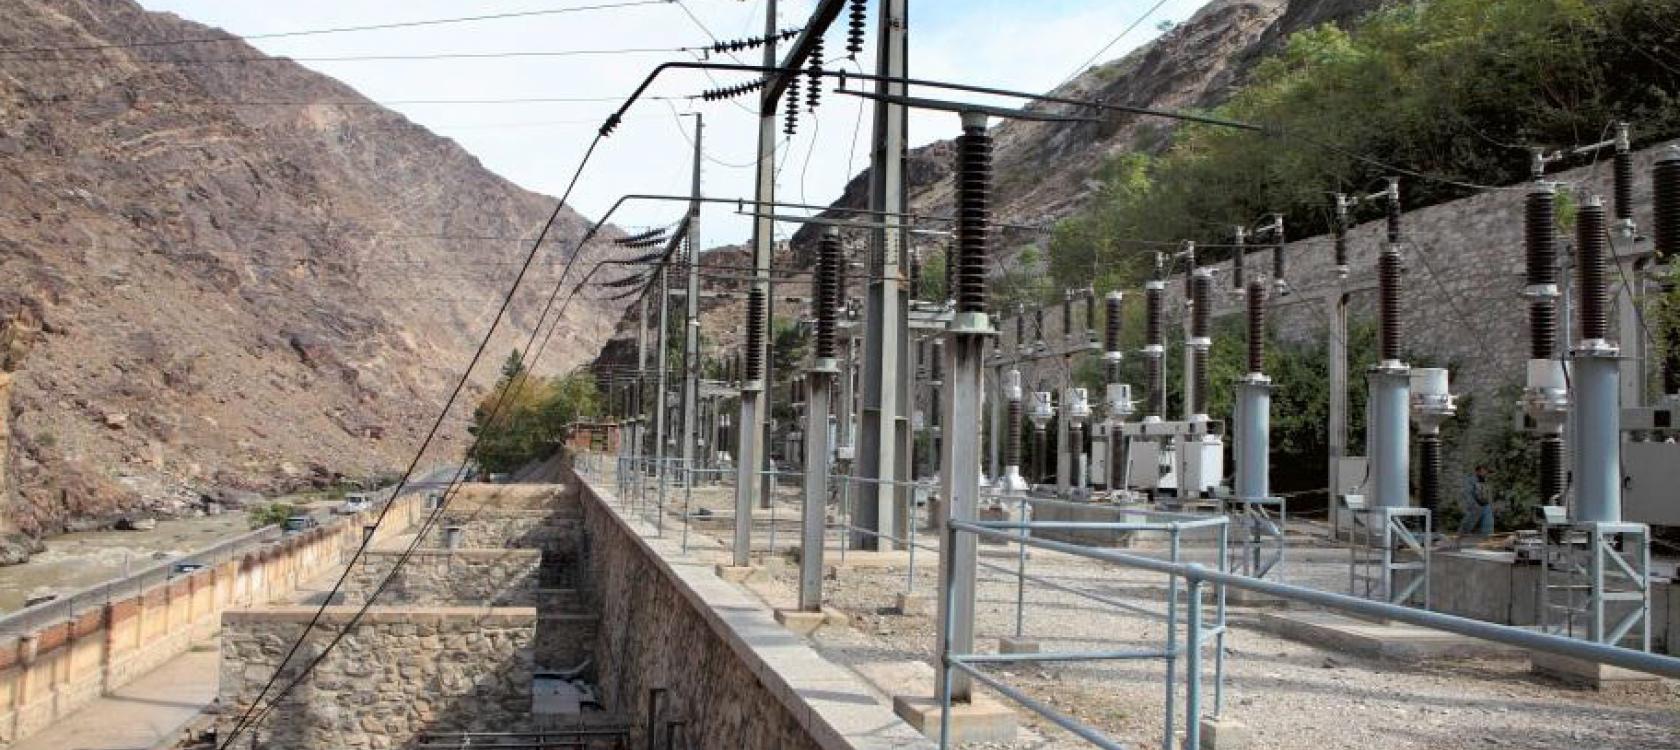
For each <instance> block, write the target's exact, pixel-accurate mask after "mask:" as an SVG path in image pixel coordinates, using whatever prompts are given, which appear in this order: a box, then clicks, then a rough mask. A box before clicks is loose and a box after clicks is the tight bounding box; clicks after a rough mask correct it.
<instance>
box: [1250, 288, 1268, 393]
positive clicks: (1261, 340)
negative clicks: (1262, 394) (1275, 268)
mask: <svg viewBox="0 0 1680 750" xmlns="http://www.w3.org/2000/svg"><path fill="white" fill-rule="evenodd" d="M1248 371H1249V372H1251V373H1260V372H1265V371H1266V283H1265V282H1263V281H1261V280H1259V279H1255V280H1253V281H1250V282H1248Z"/></svg>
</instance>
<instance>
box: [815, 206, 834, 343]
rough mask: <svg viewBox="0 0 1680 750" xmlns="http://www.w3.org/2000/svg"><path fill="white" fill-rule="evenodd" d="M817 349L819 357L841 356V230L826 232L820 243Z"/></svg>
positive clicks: (818, 256) (818, 249) (818, 259)
mask: <svg viewBox="0 0 1680 750" xmlns="http://www.w3.org/2000/svg"><path fill="white" fill-rule="evenodd" d="M816 301H817V336H816V338H817V342H816V344H817V349H816V355H817V358H818V359H834V358H835V357H836V356H838V355H839V347H838V346H837V344H836V341H835V338H836V337H835V332H836V331H837V330H838V328H839V317H840V232H839V231H838V230H834V229H830V230H829V231H827V232H825V233H823V238H822V243H821V244H819V245H818V246H817V300H816Z"/></svg>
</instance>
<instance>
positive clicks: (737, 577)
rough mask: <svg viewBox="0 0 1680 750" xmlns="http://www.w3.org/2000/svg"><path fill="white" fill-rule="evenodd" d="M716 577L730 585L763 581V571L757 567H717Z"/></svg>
mask: <svg viewBox="0 0 1680 750" xmlns="http://www.w3.org/2000/svg"><path fill="white" fill-rule="evenodd" d="M717 577H719V578H722V579H723V580H725V581H728V582H730V583H746V582H747V581H762V580H764V578H765V576H764V569H763V568H760V567H758V566H757V565H719V566H717Z"/></svg>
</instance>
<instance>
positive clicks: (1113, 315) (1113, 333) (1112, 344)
mask: <svg viewBox="0 0 1680 750" xmlns="http://www.w3.org/2000/svg"><path fill="white" fill-rule="evenodd" d="M1124 302H1125V300H1124V298H1122V297H1121V296H1120V295H1119V293H1114V294H1110V295H1109V296H1108V297H1107V298H1105V299H1104V300H1103V307H1104V311H1103V312H1104V314H1105V316H1106V317H1105V318H1104V320H1103V351H1105V352H1118V351H1120V325H1121V324H1122V323H1123V322H1124V321H1125V314H1124V313H1123V312H1122V309H1121V305H1122V304H1123V303H1124Z"/></svg>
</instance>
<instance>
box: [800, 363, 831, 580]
mask: <svg viewBox="0 0 1680 750" xmlns="http://www.w3.org/2000/svg"><path fill="white" fill-rule="evenodd" d="M832 362H833V361H832V360H829V363H830V364H828V366H827V367H823V366H822V365H820V364H819V365H818V366H816V367H812V368H811V369H810V370H809V371H808V372H807V374H806V376H805V386H806V392H805V461H804V464H805V466H804V471H805V499H804V506H803V508H802V509H801V511H800V525H799V540H800V541H799V544H800V547H799V609H800V610H802V611H805V612H820V611H822V579H823V538H824V536H825V534H824V532H825V531H826V530H827V511H828V473H829V431H828V413H829V399H830V396H831V394H832V392H833V390H834V376H835V373H836V370H837V369H838V368H836V367H835V366H834V365H833V364H832Z"/></svg>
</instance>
